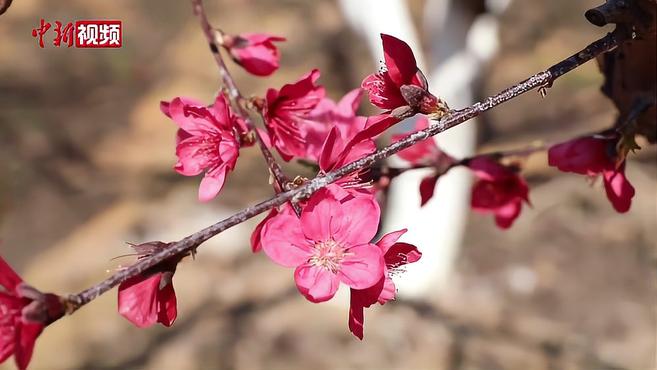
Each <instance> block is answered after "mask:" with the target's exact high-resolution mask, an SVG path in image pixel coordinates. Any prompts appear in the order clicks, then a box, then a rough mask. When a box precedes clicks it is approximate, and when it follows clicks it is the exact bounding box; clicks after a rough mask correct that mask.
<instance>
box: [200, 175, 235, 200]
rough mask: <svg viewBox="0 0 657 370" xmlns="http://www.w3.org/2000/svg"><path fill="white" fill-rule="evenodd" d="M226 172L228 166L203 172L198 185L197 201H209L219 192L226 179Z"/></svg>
mask: <svg viewBox="0 0 657 370" xmlns="http://www.w3.org/2000/svg"><path fill="white" fill-rule="evenodd" d="M226 172H228V168H227V167H226V166H221V167H220V168H219V169H217V170H215V171H212V172H211V173H210V172H208V173H207V174H205V176H204V177H203V180H201V185H200V186H199V187H198V200H199V201H201V202H209V201H211V200H212V199H214V197H216V196H217V194H219V192H220V191H221V189H222V188H223V187H224V183H225V181H226Z"/></svg>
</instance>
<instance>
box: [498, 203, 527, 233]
mask: <svg viewBox="0 0 657 370" xmlns="http://www.w3.org/2000/svg"><path fill="white" fill-rule="evenodd" d="M521 208H522V202H521V201H519V200H518V201H515V202H511V203H509V204H507V205H505V206H503V207H500V208H498V209H496V210H495V224H497V226H498V227H499V228H501V229H508V228H510V227H511V225H513V222H514V221H515V220H516V218H518V216H520V209H521Z"/></svg>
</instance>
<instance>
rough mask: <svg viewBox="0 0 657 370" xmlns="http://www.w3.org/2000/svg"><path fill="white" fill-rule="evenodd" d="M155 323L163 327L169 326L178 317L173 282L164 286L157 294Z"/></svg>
mask: <svg viewBox="0 0 657 370" xmlns="http://www.w3.org/2000/svg"><path fill="white" fill-rule="evenodd" d="M157 304H158V308H157V311H158V312H157V322H159V323H161V324H162V325H164V326H167V327H168V326H171V325H173V322H174V321H176V317H177V316H178V308H177V300H176V292H175V291H174V290H173V282H171V281H170V282H169V283H168V284H166V285H165V286H164V287H163V288H162V289H160V291H159V292H158V294H157Z"/></svg>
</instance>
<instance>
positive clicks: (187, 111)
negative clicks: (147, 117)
mask: <svg viewBox="0 0 657 370" xmlns="http://www.w3.org/2000/svg"><path fill="white" fill-rule="evenodd" d="M161 109H162V111H163V112H164V113H165V114H166V115H167V116H169V117H170V118H171V119H172V120H173V121H174V122H175V123H176V124H177V125H178V127H179V128H180V129H179V130H178V134H177V136H176V155H177V156H178V162H177V163H176V165H175V166H174V168H175V170H176V171H177V172H178V173H180V174H181V175H184V176H196V175H199V174H200V173H202V172H204V171H205V176H204V177H203V179H202V180H201V184H200V186H199V191H198V198H199V200H200V201H202V202H207V201H210V200H212V199H213V198H214V197H216V196H217V194H219V192H220V191H221V189H222V188H223V186H224V183H225V181H226V176H227V174H228V172H229V171H232V170H233V169H234V168H235V165H236V163H237V157H238V155H239V143H238V142H237V140H236V139H235V131H236V130H238V129H239V127H238V126H239V123H238V122H236V121H235V120H234V117H233V116H232V115H231V112H230V106H229V104H228V102H227V101H226V98H225V97H224V95H223V94H220V95H219V96H217V99H216V100H215V103H214V105H213V106H211V107H206V106H204V105H203V104H202V103H199V102H196V101H194V100H192V99H189V98H174V99H173V100H172V101H171V102H170V103H166V102H162V104H161Z"/></svg>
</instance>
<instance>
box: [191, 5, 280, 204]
mask: <svg viewBox="0 0 657 370" xmlns="http://www.w3.org/2000/svg"><path fill="white" fill-rule="evenodd" d="M191 2H192V7H193V10H194V15H196V17H197V18H198V20H199V22H200V23H201V29H202V30H203V34H204V35H205V38H206V39H207V41H208V44H209V45H210V51H212V55H213V56H214V60H215V62H216V63H217V67H219V74H220V75H221V79H222V81H223V82H224V85H225V87H226V89H227V90H228V97H229V98H230V100H231V101H233V105H234V106H235V109H236V110H237V114H238V115H239V116H240V118H242V119H243V120H244V123H245V124H246V126H247V128H248V129H249V131H251V132H253V134H254V135H255V138H256V141H257V142H258V147H259V148H260V151H261V152H262V155H263V157H265V161H266V162H267V167H269V171H270V172H271V175H272V176H273V177H274V181H275V183H276V186H277V187H278V188H277V189H276V191H277V192H280V191H283V190H284V189H285V184H286V183H287V182H288V179H287V177H286V176H285V174H284V173H283V170H282V169H281V166H280V165H279V164H278V163H277V162H276V159H274V156H273V155H272V154H271V152H270V151H269V148H267V146H266V145H265V143H264V141H263V140H262V137H261V136H260V134H259V133H258V130H256V129H255V125H254V124H253V121H251V118H250V116H249V112H247V111H246V109H244V103H245V102H246V99H245V98H244V96H243V95H242V93H241V92H240V90H239V88H238V87H237V84H236V83H235V80H234V79H233V76H232V75H231V74H230V72H229V71H228V68H227V67H226V63H224V59H223V58H222V56H221V52H220V51H219V48H220V46H221V43H222V41H221V39H220V38H219V37H221V34H220V33H219V32H218V31H217V30H215V29H214V28H213V27H212V25H211V24H210V22H209V21H208V17H207V15H206V14H205V8H204V7H203V1H202V0H191Z"/></svg>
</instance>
